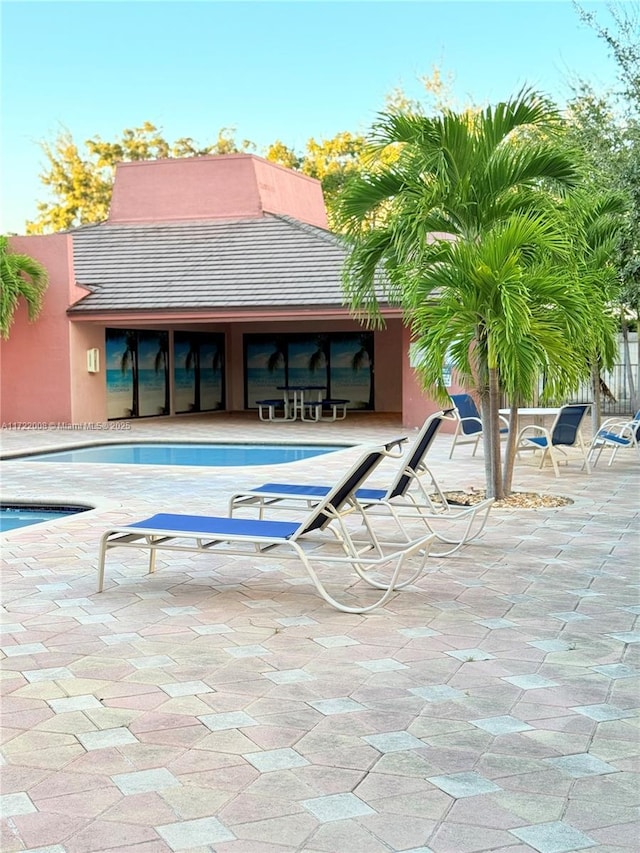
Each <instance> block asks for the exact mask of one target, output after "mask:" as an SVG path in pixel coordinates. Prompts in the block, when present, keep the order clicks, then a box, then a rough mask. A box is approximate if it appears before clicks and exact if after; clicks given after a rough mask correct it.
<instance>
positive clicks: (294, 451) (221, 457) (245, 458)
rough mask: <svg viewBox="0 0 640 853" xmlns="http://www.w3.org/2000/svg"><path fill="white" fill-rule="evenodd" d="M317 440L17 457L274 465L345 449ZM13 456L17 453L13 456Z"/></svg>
mask: <svg viewBox="0 0 640 853" xmlns="http://www.w3.org/2000/svg"><path fill="white" fill-rule="evenodd" d="M345 447H348V445H320V444H309V445H305V444H188V443H182V444H180V443H176V444H167V443H148V444H142V443H139V444H138V443H136V444H125V443H122V444H101V445H94V446H92V447H81V448H75V449H72V450H59V451H54V452H50V453H36V454H33V455H29V456H21V457H18V458H20V459H21V460H23V461H25V462H101V463H104V464H122V465H204V466H220V467H227V466H232V465H238V466H244V465H275V464H278V463H281V462H296V461H298V460H300V459H309V458H310V457H312V456H320V455H322V454H325V453H332V452H334V451H336V450H344V448H345ZM13 458H14V459H15V458H17V457H13Z"/></svg>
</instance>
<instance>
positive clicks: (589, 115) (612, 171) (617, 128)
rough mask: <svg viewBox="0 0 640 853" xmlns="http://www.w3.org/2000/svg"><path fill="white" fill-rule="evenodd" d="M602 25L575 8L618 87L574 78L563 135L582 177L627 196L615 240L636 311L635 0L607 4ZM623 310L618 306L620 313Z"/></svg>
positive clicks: (628, 302)
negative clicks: (603, 48) (579, 161)
mask: <svg viewBox="0 0 640 853" xmlns="http://www.w3.org/2000/svg"><path fill="white" fill-rule="evenodd" d="M607 8H608V10H609V12H610V17H611V19H612V23H611V25H610V26H605V25H604V24H601V23H600V22H599V17H598V15H597V14H596V13H594V12H585V11H583V10H582V9H580V7H578V11H579V14H580V17H581V18H582V20H583V21H585V22H586V23H588V24H589V25H590V26H591V27H592V28H593V29H594V30H595V32H596V33H597V35H598V36H599V37H600V38H601V39H603V40H604V41H605V43H606V44H607V46H608V48H609V50H610V53H611V55H612V57H613V59H614V61H615V63H616V66H617V72H618V81H619V85H620V88H619V89H618V90H617V91H614V92H607V93H604V94H599V93H596V91H595V89H594V87H593V86H592V85H591V84H590V83H589V82H587V81H584V80H580V81H579V82H578V83H576V84H574V97H573V98H572V100H571V102H570V104H569V115H568V141H569V142H570V144H573V145H575V146H576V147H577V148H579V149H580V151H581V152H582V156H583V163H584V167H583V168H584V174H585V178H586V180H587V181H588V182H589V183H590V184H591V185H592V186H594V187H595V188H596V189H597V190H598V191H607V192H608V191H610V190H615V191H616V192H618V193H620V194H621V195H623V196H624V197H625V198H626V200H627V213H626V221H625V228H624V235H623V239H622V241H621V245H620V262H619V267H620V276H621V282H622V290H621V298H622V302H623V304H624V306H625V309H626V312H628V311H629V310H632V311H633V312H634V313H635V315H636V318H637V317H638V313H639V312H640V37H639V33H640V3H637V2H633V3H625V4H620V3H619V4H613V5H610V6H608V7H607ZM624 313H625V312H623V314H624Z"/></svg>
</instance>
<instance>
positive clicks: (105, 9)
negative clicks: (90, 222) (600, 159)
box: [0, 0, 615, 233]
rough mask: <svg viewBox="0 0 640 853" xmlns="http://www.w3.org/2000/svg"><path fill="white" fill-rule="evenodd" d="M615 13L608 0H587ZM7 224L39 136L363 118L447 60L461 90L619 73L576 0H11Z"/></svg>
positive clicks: (27, 189)
mask: <svg viewBox="0 0 640 853" xmlns="http://www.w3.org/2000/svg"><path fill="white" fill-rule="evenodd" d="M581 5H582V7H583V8H586V9H588V10H595V11H596V12H597V13H598V16H599V18H600V19H601V20H603V21H605V22H606V21H607V20H608V18H607V9H606V4H605V3H602V2H600V3H593V2H591V3H588V2H583V3H581ZM1 13H2V108H1V109H2V116H1V117H2V127H3V130H2V156H3V163H4V169H3V175H2V223H1V224H0V230H1V231H3V232H6V231H11V232H13V231H15V232H18V233H24V225H25V221H26V220H27V219H29V218H34V217H35V215H36V202H37V201H38V200H46V199H47V190H46V188H45V187H44V186H43V185H42V184H41V182H40V180H39V178H38V174H39V172H40V171H41V169H42V166H43V164H44V159H43V156H42V152H41V149H40V147H39V145H38V143H39V141H42V140H50V141H51V140H53V139H54V138H55V135H56V133H57V132H58V131H59V130H60V129H62V128H67V129H68V130H69V131H71V133H72V135H73V137H74V139H75V141H76V142H77V143H82V142H83V141H84V140H85V139H87V138H90V137H93V136H95V135H100V136H101V137H102V138H103V139H106V140H112V139H115V138H116V137H117V136H119V135H120V133H121V131H122V130H123V129H124V128H126V127H135V126H138V125H140V124H142V122H144V121H151V122H153V123H154V124H156V125H158V126H160V127H161V128H162V129H163V132H164V135H165V137H166V138H167V139H168V140H170V141H173V140H174V139H176V138H178V137H180V136H191V137H193V138H194V139H196V140H197V141H198V142H200V143H202V144H204V143H206V142H208V141H211V140H213V139H215V138H216V137H217V134H218V130H219V129H220V128H222V127H232V128H235V132H236V136H237V138H238V139H245V138H246V139H250V140H252V141H253V142H255V143H256V144H257V146H258V151H257V153H261V149H263V148H264V147H266V146H267V145H268V144H269V143H270V142H272V141H274V140H275V139H278V138H279V139H281V140H282V141H283V142H285V143H286V144H287V145H289V146H292V147H294V148H296V149H298V150H302V149H303V147H304V144H305V142H306V140H307V139H308V138H309V137H312V136H313V137H315V138H317V139H318V138H326V137H330V136H333V135H334V134H335V133H337V132H339V131H341V130H351V131H366V129H367V128H368V127H369V126H370V124H371V122H372V121H373V120H374V118H375V115H376V112H377V111H379V110H381V109H383V107H384V99H385V95H386V94H387V93H389V92H390V91H392V90H393V89H395V88H397V87H400V88H402V89H403V90H404V91H405V92H406V93H407V94H408V95H411V96H412V97H420V96H421V94H422V92H423V90H422V89H421V87H420V84H419V82H418V78H419V76H421V75H425V74H429V73H430V72H431V70H432V68H433V66H434V65H436V66H439V67H440V68H441V69H442V70H443V71H444V72H445V73H447V74H450V75H451V76H452V78H453V92H454V94H455V96H456V98H457V99H458V100H459V102H460V103H462V104H464V103H469V102H474V103H486V102H487V101H495V100H498V99H500V98H504V97H508V96H509V95H510V94H513V93H515V92H516V91H517V90H518V89H519V88H520V87H521V86H522V85H524V84H529V85H533V86H535V87H536V88H539V89H541V90H542V91H544V92H547V93H548V94H550V95H552V96H553V97H554V98H556V100H558V101H559V102H560V103H563V102H564V101H565V100H566V98H567V97H568V96H569V94H570V87H569V83H570V81H571V79H572V78H575V76H576V75H577V76H579V77H581V78H584V79H588V80H590V81H591V82H592V83H593V85H594V86H595V87H596V88H597V89H606V88H607V87H609V86H611V85H613V83H614V75H615V68H614V65H613V62H612V60H610V58H609V57H608V54H607V50H606V46H605V44H604V43H603V42H602V41H601V40H600V39H598V37H597V36H596V34H595V33H594V32H593V31H592V30H591V29H590V28H589V27H587V26H585V25H584V24H582V23H581V22H580V20H579V17H578V14H577V12H576V10H575V8H574V6H573V4H572V3H571V2H564V0H540V2H526V0H522V2H521V1H520V0H493V2H483V0H475V2H472V1H471V2H462V0H460V2H457V0H449V1H448V2H435V0H434V2H430V0H413V2H410V1H409V2H403V0H393V2H385V0H380V2H376V1H375V0H351V2H338V0H336V2H331V1H330V0H324V2H316V0H290V2H269V0H254V2H240V0H237V1H236V2H212V0H200V2H197V0H196V2H189V0H180V2H170V0H167V2H162V0H146V1H145V0H141V2H126V0H111V2H91V0H77V2H57V0H52V2H30V0H3V2H2V4H1Z"/></svg>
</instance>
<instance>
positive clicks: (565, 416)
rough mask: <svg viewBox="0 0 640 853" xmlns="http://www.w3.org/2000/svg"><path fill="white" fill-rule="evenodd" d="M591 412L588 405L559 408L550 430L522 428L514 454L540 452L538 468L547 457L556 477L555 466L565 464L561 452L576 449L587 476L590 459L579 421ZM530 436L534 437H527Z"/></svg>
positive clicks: (580, 404)
mask: <svg viewBox="0 0 640 853" xmlns="http://www.w3.org/2000/svg"><path fill="white" fill-rule="evenodd" d="M590 408H591V404H590V403H576V404H571V405H568V406H562V408H561V409H560V411H559V412H558V414H557V415H556V419H555V420H554V422H553V424H552V426H551V428H550V429H546V428H545V427H543V426H539V425H537V424H529V425H528V426H525V427H523V428H522V429H521V430H520V432H519V433H518V439H517V443H516V453H517V454H520V453H522V452H523V451H525V450H533V451H542V458H541V459H540V468H542V466H543V465H544V463H545V460H546V459H547V457H548V458H549V459H550V461H551V464H552V465H553V471H554V474H555V475H556V477H559V476H560V470H559V468H558V463H559V462H567V461H568V454H567V452H566V450H565V449H564V448H569V447H576V448H578V450H580V452H581V453H582V458H583V459H584V465H583V466H582V467H583V468H586V469H587V472H588V473H589V474H590V473H591V468H590V466H589V459H588V458H587V451H586V448H585V445H584V442H583V440H582V433H581V431H580V427H581V426H582V421H583V420H584V418H585V415H586V414H587V412H588V411H589V409H590ZM531 432H532V433H534V434H533V435H529V433H531ZM559 454H561V455H559Z"/></svg>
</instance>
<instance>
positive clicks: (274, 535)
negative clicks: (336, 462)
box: [98, 439, 434, 613]
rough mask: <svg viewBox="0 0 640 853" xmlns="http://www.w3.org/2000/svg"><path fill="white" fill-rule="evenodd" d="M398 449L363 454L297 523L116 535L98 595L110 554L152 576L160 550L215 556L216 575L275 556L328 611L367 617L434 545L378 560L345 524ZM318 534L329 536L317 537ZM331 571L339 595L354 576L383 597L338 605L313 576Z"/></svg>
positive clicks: (138, 525) (192, 519)
mask: <svg viewBox="0 0 640 853" xmlns="http://www.w3.org/2000/svg"><path fill="white" fill-rule="evenodd" d="M401 440H402V441H403V440H404V439H401ZM397 444H398V440H395V441H393V442H390V443H389V444H388V445H386V446H384V447H373V448H370V449H368V450H367V451H366V452H365V453H364V454H363V455H362V456H361V458H360V459H359V460H358V461H357V462H356V463H355V464H354V465H353V466H352V467H351V468H350V469H349V470H348V471H347V472H346V474H345V475H344V476H343V477H342V478H341V480H340V482H339V483H338V484H337V485H336V486H334V487H333V488H332V489H330V490H329V493H328V494H327V495H326V497H324V498H323V499H322V500H320V501H318V502H317V503H316V505H315V506H314V507H313V508H312V509H311V510H310V511H309V513H308V514H307V516H306V518H304V519H303V520H302V521H267V520H266V519H244V518H229V517H226V516H208V515H205V516H200V515H178V514H173V513H160V514H157V515H153V516H151V517H150V518H145V519H144V520H143V521H137V522H134V523H131V524H126V525H124V526H122V527H113V528H111V529H110V530H107V531H106V532H105V533H104V534H103V536H102V537H101V540H100V552H99V558H98V592H102V589H103V585H104V572H105V559H106V554H107V551H109V550H111V549H114V548H142V549H145V550H148V551H149V564H148V571H149V572H154V571H155V557H156V552H157V551H158V550H162V551H180V552H182V551H196V552H202V553H214V554H217V555H218V559H219V562H218V563H217V571H218V572H219V571H220V570H221V569H220V566H221V565H222V563H221V562H220V559H222V560H223V561H224V560H225V559H226V557H227V556H242V557H244V558H245V560H246V558H247V557H250V558H252V559H253V558H256V557H267V558H269V559H271V560H273V559H274V556H276V557H281V558H285V559H286V558H288V559H292V558H293V559H298V560H299V561H300V562H301V563H302V565H303V567H304V568H305V570H306V571H307V573H308V575H309V577H310V578H311V581H312V582H313V584H314V585H315V587H316V589H317V590H318V592H319V593H320V595H321V596H322V598H323V599H324V600H325V601H326V602H328V603H329V604H331V605H332V606H333V607H335V608H337V609H338V610H341V611H343V612H345V613H368V612H369V611H370V610H373V609H374V608H376V607H380V606H381V605H383V604H384V603H385V602H386V601H388V600H389V598H390V597H391V596H392V595H393V594H394V592H396V591H397V590H400V589H402V588H403V587H405V586H407V585H408V584H411V583H413V582H414V581H415V580H416V578H418V577H419V576H420V574H421V573H422V572H423V571H424V569H425V565H426V561H427V556H428V553H429V548H430V546H431V542H432V540H433V538H434V537H433V534H431V533H428V534H426V535H422V536H420V537H418V538H417V539H414V540H413V541H411V542H406V543H402V544H400V545H398V544H394V546H393V548H391V549H390V548H387V549H385V551H384V553H381V552H380V551H374V548H373V544H372V543H370V544H369V545H368V546H367V547H365V548H363V547H361V546H360V545H359V544H357V543H356V542H355V541H354V539H353V537H352V534H351V532H350V530H349V527H348V526H347V524H346V518H347V517H348V516H349V515H350V514H351V513H353V512H355V511H356V510H357V509H358V508H359V507H358V505H357V504H356V502H355V501H354V499H353V495H354V492H355V491H356V490H357V489H358V488H359V487H360V485H361V484H362V483H363V482H364V480H365V479H366V478H367V477H368V476H369V475H370V474H371V472H372V471H373V470H374V469H375V468H376V467H377V466H378V465H379V464H380V462H382V460H383V459H385V458H386V457H387V456H389V455H392V454H393V452H394V451H395V448H396V447H397ZM323 531H326V532H327V533H329V534H330V536H320V535H319V534H320V533H322V532H323ZM412 557H416V558H417V567H413V568H412V569H411V570H410V572H409V575H410V576H409V577H408V578H406V579H404V580H402V581H401V580H400V575H401V573H402V571H403V569H404V567H405V565H406V563H407V561H408V560H409V559H410V558H412ZM314 564H315V566H316V567H317V570H316V568H315V567H314ZM389 564H394V565H392V568H391V577H390V579H389V580H384V579H382V580H380V579H377V578H376V577H374V575H373V572H374V571H375V570H377V569H379V568H384V567H386V566H388V565H389ZM328 567H329V568H333V569H334V570H335V568H336V567H338V568H342V569H343V570H344V572H343V574H342V576H341V586H342V587H343V590H344V591H346V590H347V589H349V591H350V593H352V586H353V576H352V572H355V573H356V574H357V575H358V576H359V577H360V578H361V579H362V580H364V581H365V582H366V583H367V584H369V586H371V587H373V588H375V589H377V590H379V591H381V594H379V595H378V598H377V600H376V601H375V602H373V603H372V604H366V605H364V604H363V605H359V604H358V605H355V604H345V603H342V602H340V601H338V600H337V599H336V598H335V597H334V596H333V595H331V594H330V593H329V592H328V591H327V588H326V583H325V582H323V581H321V580H320V578H319V576H318V571H321V570H323V569H325V570H326V569H327V568H328ZM330 576H331V578H332V579H333V580H334V582H340V581H336V577H337V576H338V575H337V574H336V572H335V571H334V572H332V573H331V575H330Z"/></svg>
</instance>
